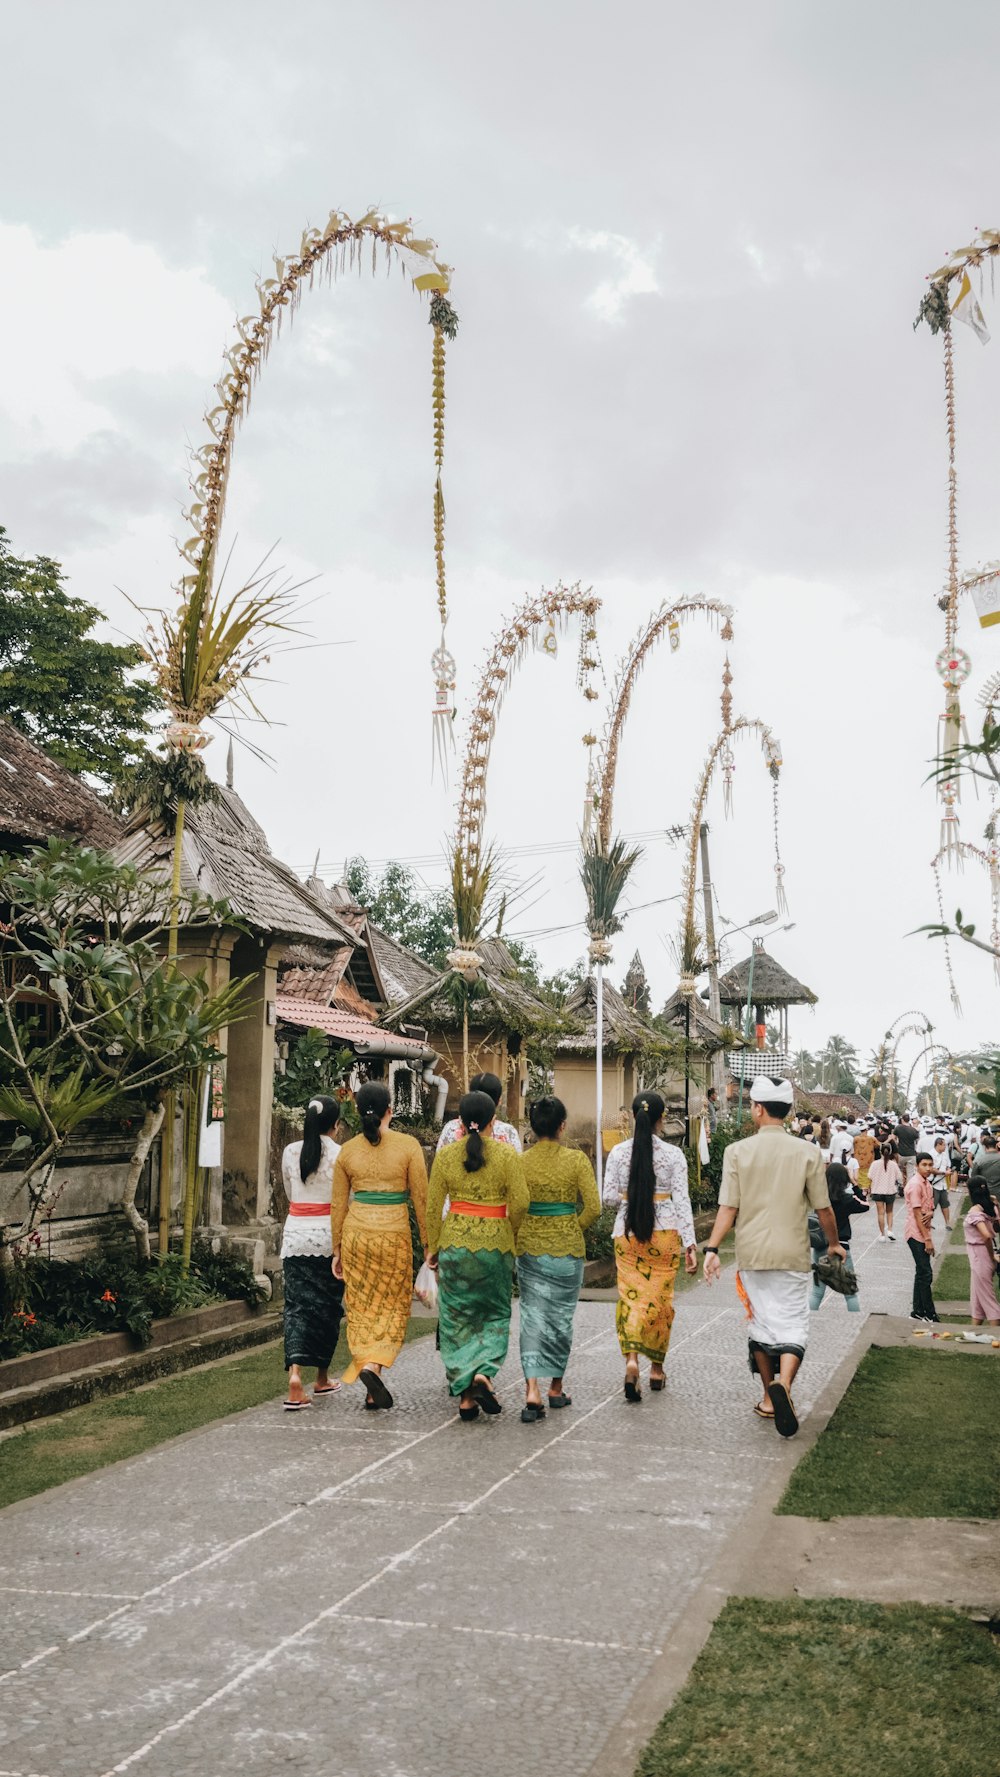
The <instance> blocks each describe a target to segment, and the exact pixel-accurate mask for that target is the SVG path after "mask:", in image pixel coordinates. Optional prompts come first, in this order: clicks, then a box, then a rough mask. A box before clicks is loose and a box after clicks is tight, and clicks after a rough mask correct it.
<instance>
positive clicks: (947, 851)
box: [931, 839, 1000, 1018]
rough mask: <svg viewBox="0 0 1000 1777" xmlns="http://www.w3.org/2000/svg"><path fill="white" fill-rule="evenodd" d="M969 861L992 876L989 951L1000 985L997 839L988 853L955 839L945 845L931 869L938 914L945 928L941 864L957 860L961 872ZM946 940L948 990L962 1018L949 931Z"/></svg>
mask: <svg viewBox="0 0 1000 1777" xmlns="http://www.w3.org/2000/svg"><path fill="white" fill-rule="evenodd" d="M967 858H968V859H969V860H970V861H971V862H973V863H976V864H981V865H982V866H983V868H984V869H985V870H986V871H987V873H988V875H989V879H990V942H989V946H988V948H989V950H990V953H991V955H992V957H993V975H994V979H995V980H996V981H997V982H998V983H1000V846H998V844H997V841H996V840H995V839H994V840H991V842H990V849H989V851H984V850H983V849H982V847H981V846H979V845H971V844H970V843H969V842H968V840H965V839H955V840H952V841H951V843H950V844H948V845H945V846H942V847H941V850H940V851H939V852H938V853H937V855H936V856H935V857H933V858H932V859H931V869H932V871H933V872H934V888H935V892H936V894H937V904H938V914H939V916H940V920H941V924H942V926H946V925H947V922H946V920H945V915H944V892H943V889H942V887H941V865H942V864H943V863H945V862H952V861H957V863H958V866H959V869H961V867H962V865H963V864H964V863H965V860H966V859H967ZM943 941H944V962H945V970H946V972H947V976H948V990H949V993H950V995H951V1004H952V1009H953V1011H954V1012H955V1015H956V1017H959V1018H960V1017H961V1016H962V1002H961V999H960V998H959V993H958V985H957V983H956V981H955V974H954V970H953V967H952V959H951V944H950V942H949V938H948V933H947V931H945V933H944V940H943Z"/></svg>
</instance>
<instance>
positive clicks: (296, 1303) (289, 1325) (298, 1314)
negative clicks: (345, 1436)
mask: <svg viewBox="0 0 1000 1777" xmlns="http://www.w3.org/2000/svg"><path fill="white" fill-rule="evenodd" d="M339 1113H340V1107H339V1106H338V1104H337V1101H336V1099H334V1098H311V1099H310V1100H309V1103H308V1104H307V1106H306V1117H305V1127H304V1129H303V1133H302V1140H301V1141H293V1142H289V1144H288V1146H287V1148H286V1149H285V1151H284V1153H283V1154H282V1156H281V1177H282V1182H283V1184H284V1187H285V1195H286V1197H287V1198H288V1215H287V1217H286V1219H285V1226H284V1229H283V1231H282V1236H281V1269H282V1278H283V1283H284V1295H285V1369H286V1370H287V1371H288V1391H287V1393H286V1396H285V1401H284V1405H285V1407H286V1408H287V1409H288V1410H289V1411H290V1412H296V1411H298V1410H300V1409H301V1408H303V1407H308V1406H309V1405H310V1398H309V1396H308V1395H307V1393H306V1391H305V1387H304V1385H303V1381H302V1370H303V1366H306V1367H310V1368H311V1367H312V1366H313V1365H315V1367H316V1381H315V1383H314V1385H313V1398H314V1399H315V1398H316V1397H317V1396H323V1395H327V1394H335V1393H336V1391H337V1389H338V1388H339V1387H340V1383H339V1382H331V1381H330V1364H331V1362H332V1361H333V1353H334V1350H335V1348H336V1344H337V1334H338V1333H339V1332H340V1322H341V1318H342V1316H343V1312H344V1308H343V1302H344V1284H343V1280H342V1279H340V1278H336V1277H334V1275H333V1272H332V1270H331V1268H330V1259H331V1255H332V1253H333V1246H332V1243H331V1240H330V1199H331V1195H332V1191H333V1169H334V1165H335V1163H336V1159H337V1155H338V1154H339V1153H340V1149H339V1147H338V1146H337V1143H336V1142H335V1141H333V1140H332V1139H331V1134H330V1132H331V1130H333V1129H335V1127H336V1125H337V1119H338V1116H339Z"/></svg>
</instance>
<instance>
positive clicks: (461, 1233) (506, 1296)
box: [427, 1092, 528, 1420]
mask: <svg viewBox="0 0 1000 1777" xmlns="http://www.w3.org/2000/svg"><path fill="white" fill-rule="evenodd" d="M495 1112H496V1105H495V1104H494V1103H493V1100H492V1098H491V1097H490V1096H489V1094H488V1093H486V1092H467V1093H466V1094H465V1097H464V1098H463V1099H462V1102H461V1104H460V1105H459V1107H458V1113H459V1116H460V1117H461V1119H462V1125H463V1127H464V1129H465V1130H466V1134H465V1135H463V1136H462V1137H461V1139H460V1140H459V1141H456V1142H452V1143H451V1145H450V1146H449V1147H445V1148H442V1149H441V1151H440V1153H439V1154H438V1155H437V1156H436V1158H435V1161H434V1164H433V1166H432V1167H431V1182H430V1187H429V1189H428V1193H427V1260H428V1263H429V1264H430V1265H432V1266H435V1267H436V1268H437V1270H438V1275H439V1280H440V1295H439V1298H438V1325H439V1326H440V1329H441V1361H442V1363H443V1364H444V1367H445V1374H446V1375H447V1378H448V1387H449V1390H450V1392H451V1393H452V1394H453V1395H457V1396H458V1397H459V1402H460V1404H459V1416H460V1418H462V1419H465V1420H473V1419H478V1418H479V1413H480V1409H482V1411H483V1412H484V1413H487V1414H495V1413H499V1412H500V1410H501V1409H500V1402H499V1401H498V1399H497V1396H496V1392H495V1390H494V1387H493V1378H494V1376H495V1375H496V1373H497V1371H498V1370H499V1369H500V1366H501V1364H502V1363H503V1361H504V1358H505V1357H506V1356H507V1343H508V1340H509V1338H510V1303H511V1292H512V1286H513V1281H514V1249H515V1241H516V1236H517V1231H518V1229H519V1227H520V1225H521V1220H522V1217H523V1216H524V1214H525V1211H526V1210H527V1208H528V1187H527V1184H526V1183H525V1178H524V1169H523V1167H522V1164H521V1156H520V1155H519V1154H515V1152H514V1150H513V1148H511V1147H508V1146H507V1145H506V1144H505V1143H503V1142H499V1141H494V1139H493V1135H492V1127H493V1117H494V1114H495ZM446 1198H447V1199H448V1213H447V1215H445V1214H444V1204H445V1199H446Z"/></svg>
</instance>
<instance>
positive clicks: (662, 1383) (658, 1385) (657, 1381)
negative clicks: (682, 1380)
mask: <svg viewBox="0 0 1000 1777" xmlns="http://www.w3.org/2000/svg"><path fill="white" fill-rule="evenodd" d="M649 1386H650V1388H651V1389H652V1390H653V1393H654V1394H659V1393H660V1390H661V1389H663V1388H666V1386H667V1378H666V1377H665V1376H651V1377H650V1378H649Z"/></svg>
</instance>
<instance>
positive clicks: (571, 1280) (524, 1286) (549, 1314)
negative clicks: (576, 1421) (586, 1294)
mask: <svg viewBox="0 0 1000 1777" xmlns="http://www.w3.org/2000/svg"><path fill="white" fill-rule="evenodd" d="M582 1282H583V1260H582V1259H573V1258H565V1257H562V1258H554V1257H552V1256H551V1255H550V1254H549V1253H540V1254H538V1255H537V1256H534V1255H532V1254H531V1253H522V1255H521V1257H520V1258H519V1259H518V1261H517V1287H518V1289H519V1291H520V1295H521V1368H522V1370H523V1371H524V1374H525V1375H526V1376H565V1374H566V1370H567V1368H568V1365H569V1354H570V1348H571V1346H572V1344H573V1317H574V1315H575V1314H576V1305H577V1302H578V1301H579V1298H580V1285H581V1283H582Z"/></svg>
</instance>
